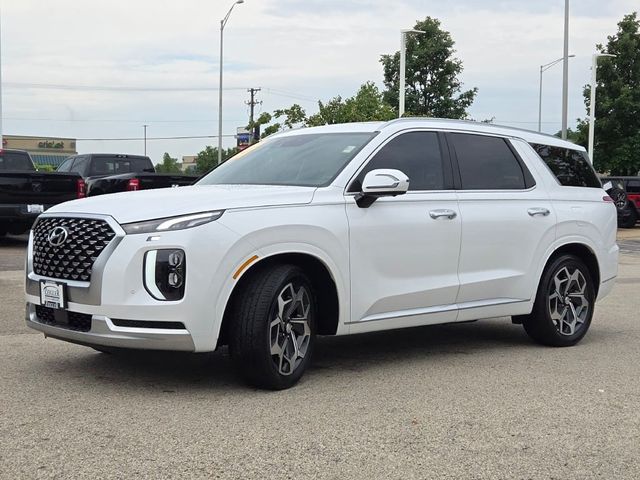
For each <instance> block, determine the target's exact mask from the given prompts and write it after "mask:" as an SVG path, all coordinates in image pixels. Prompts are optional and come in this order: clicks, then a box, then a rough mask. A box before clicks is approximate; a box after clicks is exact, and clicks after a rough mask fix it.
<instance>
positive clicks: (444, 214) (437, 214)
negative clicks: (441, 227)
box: [429, 209, 458, 220]
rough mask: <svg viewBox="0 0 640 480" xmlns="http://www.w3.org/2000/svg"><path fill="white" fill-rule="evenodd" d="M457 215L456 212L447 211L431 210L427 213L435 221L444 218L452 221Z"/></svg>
mask: <svg viewBox="0 0 640 480" xmlns="http://www.w3.org/2000/svg"><path fill="white" fill-rule="evenodd" d="M457 215H458V214H457V213H456V212H454V211H453V210H449V209H442V210H431V211H430V212H429V216H430V217H431V218H433V219H434V220H437V219H438V218H446V219H447V220H453V219H454V218H456V216H457Z"/></svg>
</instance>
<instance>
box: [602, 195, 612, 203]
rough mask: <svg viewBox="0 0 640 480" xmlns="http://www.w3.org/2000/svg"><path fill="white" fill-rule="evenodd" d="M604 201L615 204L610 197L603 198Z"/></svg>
mask: <svg viewBox="0 0 640 480" xmlns="http://www.w3.org/2000/svg"><path fill="white" fill-rule="evenodd" d="M602 200H603V201H605V202H609V203H613V198H611V197H610V196H609V195H605V196H604V197H602Z"/></svg>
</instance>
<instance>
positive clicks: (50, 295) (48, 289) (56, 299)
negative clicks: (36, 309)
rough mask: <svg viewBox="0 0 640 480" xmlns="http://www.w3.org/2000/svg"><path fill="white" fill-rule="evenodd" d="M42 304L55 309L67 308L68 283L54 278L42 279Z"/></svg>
mask: <svg viewBox="0 0 640 480" xmlns="http://www.w3.org/2000/svg"><path fill="white" fill-rule="evenodd" d="M40 305H42V306H43V307H49V308H53V309H55V310H65V309H66V308H67V284H66V283H62V282H55V281H53V280H40Z"/></svg>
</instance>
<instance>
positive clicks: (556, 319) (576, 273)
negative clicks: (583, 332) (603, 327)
mask: <svg viewBox="0 0 640 480" xmlns="http://www.w3.org/2000/svg"><path fill="white" fill-rule="evenodd" d="M586 292H587V280H586V278H585V277H584V275H583V274H582V272H581V271H580V269H578V268H575V267H563V268H561V269H560V270H558V272H557V273H556V274H555V276H554V277H553V281H552V282H551V286H550V289H549V301H548V305H549V314H550V315H551V320H552V321H553V324H554V325H555V327H556V330H557V331H558V333H560V334H561V335H567V336H570V335H574V334H575V333H576V332H577V331H579V330H580V329H581V328H582V326H583V325H584V322H585V321H586V320H587V318H588V315H589V308H590V304H589V300H588V299H587V293H586Z"/></svg>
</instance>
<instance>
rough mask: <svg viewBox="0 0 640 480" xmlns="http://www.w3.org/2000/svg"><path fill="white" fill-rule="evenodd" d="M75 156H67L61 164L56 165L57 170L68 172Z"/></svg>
mask: <svg viewBox="0 0 640 480" xmlns="http://www.w3.org/2000/svg"><path fill="white" fill-rule="evenodd" d="M75 158H76V157H69V158H67V159H66V160H65V161H64V162H62V164H61V165H60V166H59V167H58V170H57V171H58V172H68V171H70V170H71V165H72V164H73V161H74V160H75Z"/></svg>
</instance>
